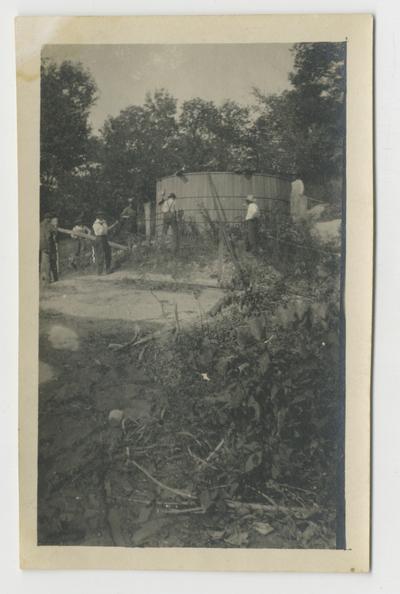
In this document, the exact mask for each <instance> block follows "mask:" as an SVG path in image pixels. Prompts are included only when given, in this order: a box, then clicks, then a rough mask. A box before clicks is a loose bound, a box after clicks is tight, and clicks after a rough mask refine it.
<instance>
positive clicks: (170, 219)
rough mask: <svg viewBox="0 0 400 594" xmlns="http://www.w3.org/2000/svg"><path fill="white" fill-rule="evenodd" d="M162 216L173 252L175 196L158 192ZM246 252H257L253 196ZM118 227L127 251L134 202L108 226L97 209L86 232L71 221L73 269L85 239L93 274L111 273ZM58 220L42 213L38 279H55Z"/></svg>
mask: <svg viewBox="0 0 400 594" xmlns="http://www.w3.org/2000/svg"><path fill="white" fill-rule="evenodd" d="M158 204H159V207H160V210H161V213H162V219H163V220H162V235H163V238H166V236H167V235H168V232H169V231H170V230H171V233H172V236H173V240H174V246H175V252H177V251H178V249H179V232H178V216H177V209H176V195H175V194H174V193H173V192H171V193H170V194H168V196H166V195H165V192H163V193H162V195H161V199H160V200H159V202H158ZM246 205H247V211H246V217H245V233H246V249H247V250H248V251H251V252H255V251H256V250H257V244H258V240H257V235H258V225H259V217H260V209H259V207H258V205H257V203H256V201H255V199H254V196H252V195H248V196H247V197H246ZM117 225H118V226H119V232H120V234H121V238H122V239H123V241H124V242H125V243H126V245H127V246H128V247H129V248H132V245H133V240H134V237H135V235H136V232H137V217H136V210H135V207H134V199H133V198H129V199H128V204H127V206H126V207H125V208H124V209H123V211H122V212H121V215H120V217H119V219H118V220H117V221H116V222H115V223H113V224H112V225H108V223H107V220H106V215H105V212H104V211H102V210H99V211H98V212H97V213H96V219H95V221H94V223H93V225H92V228H91V229H89V227H87V226H86V225H85V224H84V222H83V217H78V218H77V219H76V220H75V222H74V227H73V229H72V232H71V233H70V234H71V237H72V238H73V239H74V241H75V249H74V251H73V254H72V256H71V259H70V264H71V266H72V267H73V268H78V266H79V262H80V259H81V257H82V255H83V254H84V251H85V250H84V246H85V243H86V241H87V239H89V237H90V238H91V239H92V241H93V243H94V246H93V250H92V252H93V259H94V261H95V262H96V267H97V274H99V275H100V274H103V273H104V274H109V272H110V271H111V247H110V244H109V242H108V234H109V232H110V231H111V229H113V228H114V227H116V226H117ZM58 232H59V231H58V218H57V217H56V216H55V215H54V214H53V213H46V214H45V215H44V216H43V219H42V222H41V224H40V259H39V270H40V276H41V279H42V280H43V281H44V282H46V283H50V282H56V281H57V280H58V278H59V262H58V240H57V237H58Z"/></svg>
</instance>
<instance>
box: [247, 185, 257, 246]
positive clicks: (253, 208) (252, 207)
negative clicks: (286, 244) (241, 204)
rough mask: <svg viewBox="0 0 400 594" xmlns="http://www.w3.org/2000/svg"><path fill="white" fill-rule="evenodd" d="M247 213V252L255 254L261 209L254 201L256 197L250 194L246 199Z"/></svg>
mask: <svg viewBox="0 0 400 594" xmlns="http://www.w3.org/2000/svg"><path fill="white" fill-rule="evenodd" d="M246 205H247V212H246V219H245V226H246V250H247V251H248V252H253V253H254V252H255V251H256V250H257V243H258V223H259V218H260V209H259V207H258V204H257V203H256V201H255V200H254V196H252V195H251V194H249V195H248V196H247V198H246Z"/></svg>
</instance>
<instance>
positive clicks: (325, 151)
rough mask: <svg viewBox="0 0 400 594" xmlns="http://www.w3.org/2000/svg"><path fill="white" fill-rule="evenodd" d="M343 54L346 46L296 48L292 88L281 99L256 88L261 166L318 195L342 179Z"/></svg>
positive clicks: (321, 45)
mask: <svg viewBox="0 0 400 594" xmlns="http://www.w3.org/2000/svg"><path fill="white" fill-rule="evenodd" d="M345 51H346V49H345V44H344V43H305V44H296V45H295V46H294V48H293V52H294V55H295V59H294V69H293V72H292V73H291V74H290V75H289V80H290V82H291V83H292V88H291V89H290V90H288V91H285V92H283V93H282V94H281V95H265V94H263V93H261V92H260V91H258V90H257V89H255V96H256V99H257V102H258V117H257V118H256V121H255V125H254V132H255V144H256V151H257V154H258V160H259V162H264V163H266V162H270V163H271V165H272V169H273V170H277V171H279V170H281V171H284V172H288V173H292V174H295V175H299V176H300V177H301V178H302V179H303V180H304V181H305V183H306V185H307V184H308V185H309V186H314V187H317V188H321V190H320V191H322V192H323V191H324V188H325V191H326V190H327V189H328V188H329V186H330V184H331V182H334V181H335V180H336V181H337V180H340V179H342V178H343V175H344V170H343V162H344V150H345ZM327 194H328V196H326V197H329V189H328V192H327ZM338 197H339V196H338V195H336V198H338Z"/></svg>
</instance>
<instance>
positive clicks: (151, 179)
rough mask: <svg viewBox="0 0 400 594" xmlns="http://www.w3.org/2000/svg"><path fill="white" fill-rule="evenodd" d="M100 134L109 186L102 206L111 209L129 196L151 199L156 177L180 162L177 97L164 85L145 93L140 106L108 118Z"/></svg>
mask: <svg viewBox="0 0 400 594" xmlns="http://www.w3.org/2000/svg"><path fill="white" fill-rule="evenodd" d="M101 136H102V140H103V142H104V154H103V159H104V160H103V168H104V179H105V183H106V184H108V186H109V187H110V189H111V188H112V191H111V193H110V194H109V195H108V197H106V203H107V204H105V206H107V205H108V206H109V208H111V209H113V210H115V209H119V208H120V206H121V205H122V203H123V202H124V201H125V200H126V198H128V197H129V196H134V197H135V198H136V199H137V202H138V203H141V202H142V201H147V200H150V199H151V198H152V197H153V196H154V194H155V184H156V181H157V178H159V177H162V176H164V175H167V174H170V173H172V172H174V171H176V169H177V168H178V167H179V166H180V158H179V156H178V130H177V123H176V99H174V98H173V97H172V96H171V95H170V94H169V93H168V92H167V91H165V90H163V89H161V90H157V91H155V93H154V94H153V95H151V94H148V95H147V96H146V100H145V103H144V105H143V106H138V105H132V106H130V107H128V108H126V109H124V110H123V111H121V113H120V114H119V115H118V116H117V117H110V118H108V119H107V120H106V122H105V124H104V127H103V129H102V131H101Z"/></svg>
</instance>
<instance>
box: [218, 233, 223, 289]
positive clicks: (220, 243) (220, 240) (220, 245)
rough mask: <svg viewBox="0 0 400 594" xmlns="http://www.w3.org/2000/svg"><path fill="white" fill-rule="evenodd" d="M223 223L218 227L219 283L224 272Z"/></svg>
mask: <svg viewBox="0 0 400 594" xmlns="http://www.w3.org/2000/svg"><path fill="white" fill-rule="evenodd" d="M222 225H223V223H222V221H220V222H219V225H218V282H219V283H220V282H221V280H222V274H223V271H224V234H223V230H222Z"/></svg>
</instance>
